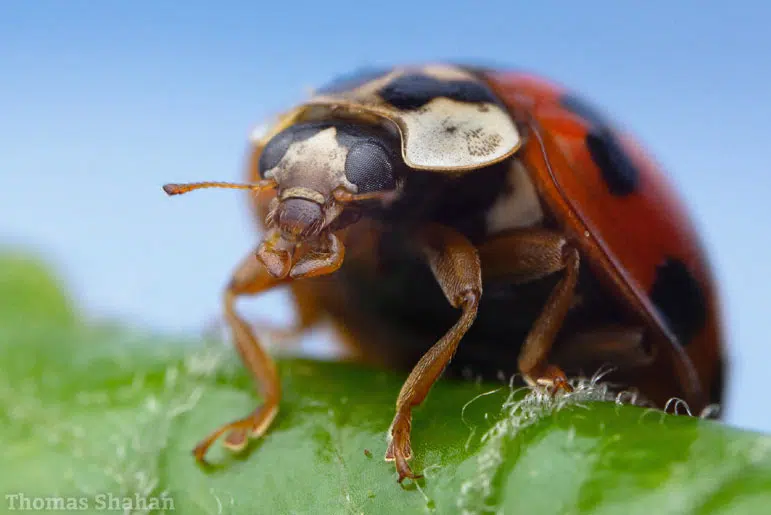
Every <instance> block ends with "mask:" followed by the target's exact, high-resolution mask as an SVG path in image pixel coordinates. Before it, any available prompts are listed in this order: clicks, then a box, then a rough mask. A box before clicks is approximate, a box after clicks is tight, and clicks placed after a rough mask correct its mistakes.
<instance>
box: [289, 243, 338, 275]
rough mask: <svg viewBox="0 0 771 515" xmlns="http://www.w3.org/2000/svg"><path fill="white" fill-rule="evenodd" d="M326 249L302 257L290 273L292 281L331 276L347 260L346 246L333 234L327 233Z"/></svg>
mask: <svg viewBox="0 0 771 515" xmlns="http://www.w3.org/2000/svg"><path fill="white" fill-rule="evenodd" d="M326 238H327V244H326V247H325V248H324V249H323V250H321V251H318V250H314V251H313V252H311V253H310V254H306V255H304V256H303V257H301V258H300V259H299V260H298V261H297V262H296V263H295V264H294V265H293V266H292V269H291V270H290V271H289V276H290V277H291V278H292V279H303V278H308V277H316V276H318V275H326V274H331V273H332V272H334V271H336V270H337V269H338V268H340V266H341V265H342V264H343V259H344V258H345V246H344V245H343V244H342V242H341V241H340V238H338V237H337V236H336V235H335V234H333V233H331V232H330V233H327V234H326Z"/></svg>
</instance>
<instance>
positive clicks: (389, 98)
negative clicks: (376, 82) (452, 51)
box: [379, 73, 498, 110]
mask: <svg viewBox="0 0 771 515" xmlns="http://www.w3.org/2000/svg"><path fill="white" fill-rule="evenodd" d="M379 95H380V97H381V98H382V99H383V100H384V101H386V102H387V103H389V104H391V105H392V106H394V107H395V108H397V109H404V110H411V109H418V108H421V107H423V106H424V105H426V104H427V103H429V102H430V101H431V100H433V99H435V98H438V97H445V98H450V99H452V100H457V101H459V102H489V103H492V104H497V103H498V99H497V98H496V96H495V94H494V93H493V92H492V91H491V90H490V89H489V88H488V87H487V86H486V85H485V84H483V83H481V82H476V81H473V80H441V79H437V78H434V77H429V76H428V75H423V74H420V73H413V74H408V75H402V76H400V77H397V78H395V79H394V80H393V81H391V82H389V83H388V84H386V85H385V86H383V88H381V90H380V91H379Z"/></svg>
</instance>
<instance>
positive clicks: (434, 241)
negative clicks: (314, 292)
mask: <svg viewBox="0 0 771 515" xmlns="http://www.w3.org/2000/svg"><path fill="white" fill-rule="evenodd" d="M419 236H420V238H419V241H420V245H421V249H422V251H423V253H424V255H425V256H426V258H427V260H428V262H429V264H430V266H431V269H432V271H433V272H434V276H435V277H436V280H437V282H438V283H439V285H440V286H441V288H442V290H443V291H444V294H445V296H446V297H447V300H448V301H449V302H450V304H451V305H452V306H453V307H455V308H459V309H461V310H462V313H461V316H460V319H459V320H458V321H457V322H456V323H455V325H454V326H453V327H452V328H451V329H450V330H449V331H448V332H447V333H446V334H445V335H444V336H443V337H442V339H441V340H439V341H438V342H436V343H435V344H434V345H433V346H432V347H431V348H430V349H429V350H428V351H427V352H426V353H425V354H424V355H423V357H422V358H420V360H419V361H418V363H417V365H415V368H413V370H412V372H411V373H410V375H409V377H408V378H407V380H406V381H405V382H404V385H403V386H402V389H401V391H400V392H399V397H398V398H397V400H396V415H395V416H394V419H393V422H392V423H391V428H390V429H389V436H390V442H389V445H388V449H387V450H386V455H385V459H386V461H395V462H396V470H397V471H398V473H399V482H401V481H402V480H403V479H404V478H405V477H409V478H411V479H415V478H417V477H420V476H416V475H415V474H414V473H413V472H412V470H411V469H410V467H409V465H408V464H407V460H408V459H410V458H411V457H412V448H411V446H410V428H411V425H412V408H413V407H414V406H417V405H419V404H420V403H421V402H423V399H425V398H426V395H427V394H428V391H429V390H430V389H431V386H432V385H433V384H434V382H435V381H436V380H437V379H438V378H439V376H440V375H441V373H442V371H444V368H445V367H446V366H447V364H448V363H449V362H450V359H451V358H452V356H453V354H454V353H455V349H456V348H457V347H458V342H460V339H461V338H462V337H463V335H464V334H465V333H466V331H468V329H469V327H471V324H472V323H473V321H474V319H475V318H476V314H477V308H478V305H479V299H480V297H481V296H482V279H481V272H480V264H479V256H478V254H477V251H476V249H475V248H474V246H473V245H472V244H471V242H470V241H468V240H467V239H466V238H465V237H464V236H462V235H461V234H459V233H457V232H456V231H454V230H452V229H448V228H446V227H443V226H436V225H434V226H430V227H428V228H426V229H425V230H424V231H422V232H421V233H420V234H419Z"/></svg>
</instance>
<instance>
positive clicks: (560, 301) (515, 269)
mask: <svg viewBox="0 0 771 515" xmlns="http://www.w3.org/2000/svg"><path fill="white" fill-rule="evenodd" d="M479 253H480V256H481V259H482V263H483V265H484V271H485V276H486V277H487V276H491V275H495V276H510V277H511V278H512V279H513V280H515V281H517V282H527V281H532V280H535V279H539V278H541V277H545V276H547V275H550V274H552V273H555V272H558V271H560V270H564V271H565V275H564V276H563V277H562V279H561V280H560V282H559V283H557V285H556V286H555V287H554V289H553V290H552V292H551V295H550V296H549V299H548V300H547V301H546V305H545V306H544V308H543V311H541V314H540V315H539V316H538V318H537V319H536V321H535V323H534V324H533V327H532V328H531V329H530V333H529V334H528V336H527V339H525V343H524V344H523V346H522V350H521V351H520V353H519V362H518V366H519V371H520V372H522V375H523V376H524V378H525V381H526V382H527V383H528V384H530V385H531V386H535V385H540V386H549V387H552V388H553V389H554V391H555V392H556V391H557V390H560V389H561V390H567V391H570V390H571V387H570V385H569V384H568V382H567V378H566V376H565V373H564V372H563V371H562V370H561V369H560V368H559V367H556V366H554V365H552V364H550V363H549V362H548V361H547V358H548V356H549V351H550V350H551V347H552V344H553V343H554V340H555V338H556V336H557V332H558V331H559V329H560V327H561V326H562V322H563V320H564V319H565V315H567V312H568V309H570V306H571V304H572V302H573V294H574V292H575V287H576V283H577V282H578V270H579V265H580V258H579V255H578V251H577V250H576V249H575V248H573V247H571V246H570V244H569V243H568V242H567V240H566V239H565V237H564V236H562V235H561V234H559V233H556V232H553V231H548V230H545V229H526V230H520V231H515V232H512V233H509V234H507V235H505V236H500V237H498V238H495V239H494V240H491V241H490V242H489V243H487V244H485V245H483V246H482V247H481V248H480V249H479Z"/></svg>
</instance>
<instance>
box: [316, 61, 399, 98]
mask: <svg viewBox="0 0 771 515" xmlns="http://www.w3.org/2000/svg"><path fill="white" fill-rule="evenodd" d="M388 73H391V69H390V68H375V67H365V68H359V69H358V70H355V71H353V72H351V73H346V74H345V75H341V76H339V77H336V78H334V79H333V80H332V81H330V82H329V83H327V84H325V85H324V86H322V87H320V88H318V89H317V90H316V93H318V94H321V95H331V94H334V93H342V92H344V91H351V90H353V89H356V88H358V87H360V86H363V85H364V84H366V83H368V82H372V81H373V80H376V79H379V78H380V77H383V76H384V75H387V74H388Z"/></svg>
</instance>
